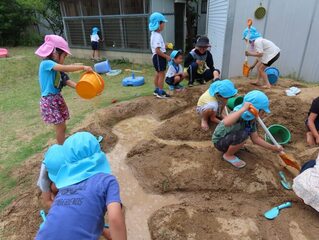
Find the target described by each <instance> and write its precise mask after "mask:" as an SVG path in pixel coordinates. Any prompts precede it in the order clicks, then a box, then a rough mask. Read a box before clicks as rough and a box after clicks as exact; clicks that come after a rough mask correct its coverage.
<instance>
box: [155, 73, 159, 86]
mask: <svg viewBox="0 0 319 240" xmlns="http://www.w3.org/2000/svg"><path fill="white" fill-rule="evenodd" d="M154 86H155V88H158V72H156V74H155V76H154Z"/></svg>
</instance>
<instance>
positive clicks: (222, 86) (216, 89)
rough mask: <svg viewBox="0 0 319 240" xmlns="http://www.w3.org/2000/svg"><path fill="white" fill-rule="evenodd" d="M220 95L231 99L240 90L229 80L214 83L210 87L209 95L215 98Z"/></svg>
mask: <svg viewBox="0 0 319 240" xmlns="http://www.w3.org/2000/svg"><path fill="white" fill-rule="evenodd" d="M217 93H218V94H219V95H220V96H222V97H223V98H230V97H233V96H235V95H236V94H237V93H238V90H237V89H236V88H235V85H234V83H233V82H232V81H230V80H229V79H225V80H219V81H216V82H213V83H212V84H211V85H210V87H209V94H210V95H211V96H215V94H217Z"/></svg>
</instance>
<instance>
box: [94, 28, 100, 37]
mask: <svg viewBox="0 0 319 240" xmlns="http://www.w3.org/2000/svg"><path fill="white" fill-rule="evenodd" d="M99 31H100V30H99V28H97V27H94V28H92V35H97V33H98V32H99Z"/></svg>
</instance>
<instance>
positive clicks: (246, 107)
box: [242, 102, 251, 111]
mask: <svg viewBox="0 0 319 240" xmlns="http://www.w3.org/2000/svg"><path fill="white" fill-rule="evenodd" d="M250 105H251V103H250V102H245V103H244V106H243V107H242V109H243V110H245V111H248V110H249V107H250Z"/></svg>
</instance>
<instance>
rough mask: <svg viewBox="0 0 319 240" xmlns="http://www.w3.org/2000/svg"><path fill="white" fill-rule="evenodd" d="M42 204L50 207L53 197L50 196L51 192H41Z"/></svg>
mask: <svg viewBox="0 0 319 240" xmlns="http://www.w3.org/2000/svg"><path fill="white" fill-rule="evenodd" d="M41 198H42V204H43V206H44V207H45V208H47V209H50V208H51V205H52V203H53V199H52V197H51V192H42V193H41Z"/></svg>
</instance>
